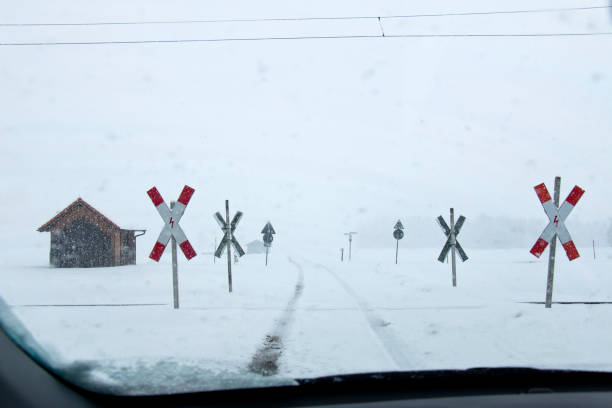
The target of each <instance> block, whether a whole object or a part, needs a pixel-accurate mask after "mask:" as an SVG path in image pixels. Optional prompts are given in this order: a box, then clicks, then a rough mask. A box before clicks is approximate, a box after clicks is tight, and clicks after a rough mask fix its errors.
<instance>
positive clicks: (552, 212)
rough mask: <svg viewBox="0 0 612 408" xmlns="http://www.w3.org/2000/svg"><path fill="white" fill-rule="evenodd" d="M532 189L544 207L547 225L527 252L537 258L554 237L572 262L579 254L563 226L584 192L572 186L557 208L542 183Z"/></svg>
mask: <svg viewBox="0 0 612 408" xmlns="http://www.w3.org/2000/svg"><path fill="white" fill-rule="evenodd" d="M534 189H535V191H536V194H537V195H538V198H539V199H540V202H541V203H542V207H544V212H545V213H546V215H547V216H548V225H547V226H546V228H544V231H542V234H541V235H540V237H539V238H538V240H537V241H536V243H535V244H534V246H533V247H532V248H531V250H530V251H529V252H531V253H532V254H533V255H534V256H535V257H536V258H539V257H540V256H541V255H542V252H544V250H545V249H546V247H547V246H548V244H550V243H551V241H552V240H554V239H555V237H559V241H561V244H562V245H563V249H565V253H566V254H567V257H568V258H569V260H570V261H573V260H574V259H576V258H578V257H579V256H580V254H579V253H578V250H577V249H576V246H575V245H574V241H572V237H571V236H570V233H569V231H568V230H567V227H566V226H565V220H566V219H567V216H568V215H569V214H570V213H571V212H572V210H573V209H574V207H575V206H576V204H577V203H578V200H580V198H581V197H582V195H583V194H584V190H583V189H581V188H580V187H578V186H574V188H573V189H572V191H571V192H570V193H569V195H568V196H567V198H566V199H565V201H564V202H563V204H562V205H561V207H560V208H557V207H558V205H559V204H558V203H557V204H554V203H553V200H552V198H551V197H550V194H549V193H548V189H547V188H546V185H544V183H542V184H538V185H537V186H535V187H534Z"/></svg>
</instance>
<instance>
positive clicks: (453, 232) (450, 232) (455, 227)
mask: <svg viewBox="0 0 612 408" xmlns="http://www.w3.org/2000/svg"><path fill="white" fill-rule="evenodd" d="M464 222H465V217H464V216H463V215H461V216H460V217H459V218H458V219H457V223H456V224H455V210H454V209H453V208H451V209H450V224H451V226H450V227H449V226H448V224H447V223H446V221H444V218H443V217H442V216H441V215H440V216H439V217H438V224H440V227H441V228H442V231H443V232H444V235H446V236H447V237H448V238H447V239H446V243H445V244H444V247H443V248H442V252H440V256H438V261H439V262H442V263H444V259H445V258H446V257H447V256H448V251H449V250H450V251H451V268H452V272H453V287H455V286H457V264H456V260H455V250H457V252H459V257H460V258H461V262H465V261H467V260H468V256H467V255H466V253H465V251H464V250H463V248H462V247H461V245H460V244H459V242H458V241H457V235H459V231H461V227H463V223H464Z"/></svg>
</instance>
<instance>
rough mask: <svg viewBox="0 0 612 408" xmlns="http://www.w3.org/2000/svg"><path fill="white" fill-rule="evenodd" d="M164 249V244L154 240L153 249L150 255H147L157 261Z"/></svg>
mask: <svg viewBox="0 0 612 408" xmlns="http://www.w3.org/2000/svg"><path fill="white" fill-rule="evenodd" d="M164 249H166V246H165V245H164V244H162V243H161V242H156V243H155V246H154V247H153V250H152V251H151V255H149V258H151V259H153V260H154V261H157V262H159V258H161V256H162V254H163V253H164Z"/></svg>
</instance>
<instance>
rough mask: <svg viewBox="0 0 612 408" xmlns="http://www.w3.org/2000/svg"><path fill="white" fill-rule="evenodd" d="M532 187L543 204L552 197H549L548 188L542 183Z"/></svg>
mask: <svg viewBox="0 0 612 408" xmlns="http://www.w3.org/2000/svg"><path fill="white" fill-rule="evenodd" d="M534 189H535V192H536V194H537V195H538V198H539V199H540V202H541V203H542V204H544V203H545V202H547V201H550V200H552V198H550V194H549V193H548V189H547V188H546V186H545V185H544V183H542V184H538V185H537V186H535V187H534Z"/></svg>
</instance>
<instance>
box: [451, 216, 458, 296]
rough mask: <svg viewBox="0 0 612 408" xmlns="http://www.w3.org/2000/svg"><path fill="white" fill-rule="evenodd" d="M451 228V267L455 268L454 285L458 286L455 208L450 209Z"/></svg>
mask: <svg viewBox="0 0 612 408" xmlns="http://www.w3.org/2000/svg"><path fill="white" fill-rule="evenodd" d="M450 230H451V268H452V270H453V287H455V286H457V262H456V260H455V244H456V242H457V241H456V237H455V210H454V209H453V208H451V209H450Z"/></svg>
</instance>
